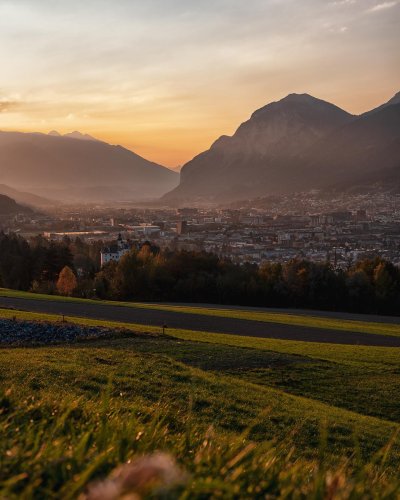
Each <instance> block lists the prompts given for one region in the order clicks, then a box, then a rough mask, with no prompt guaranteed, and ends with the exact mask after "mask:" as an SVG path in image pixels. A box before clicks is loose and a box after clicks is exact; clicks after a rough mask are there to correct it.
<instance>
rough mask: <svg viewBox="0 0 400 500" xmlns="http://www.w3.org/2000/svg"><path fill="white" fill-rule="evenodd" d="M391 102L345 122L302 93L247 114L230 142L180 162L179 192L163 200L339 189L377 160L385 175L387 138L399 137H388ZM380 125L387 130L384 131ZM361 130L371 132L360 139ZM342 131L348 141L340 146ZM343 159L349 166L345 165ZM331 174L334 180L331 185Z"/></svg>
mask: <svg viewBox="0 0 400 500" xmlns="http://www.w3.org/2000/svg"><path fill="white" fill-rule="evenodd" d="M397 96H399V97H400V93H399V94H396V96H395V97H394V98H392V99H390V100H389V101H388V102H387V103H385V104H384V105H382V106H380V107H378V108H376V109H375V110H371V111H369V112H367V113H364V114H361V115H352V114H350V113H348V112H347V111H345V110H342V109H341V108H339V107H338V106H336V105H334V104H331V103H329V102H327V101H323V100H321V99H317V98H315V97H313V96H310V95H309V94H289V95H288V96H286V97H284V98H283V99H281V100H280V101H276V102H272V103H269V104H267V105H265V106H263V107H261V108H259V109H258V110H256V111H255V112H253V113H252V114H251V116H250V119H249V120H247V121H245V122H243V123H242V124H241V125H240V126H239V127H238V128H237V130H236V131H235V133H234V134H233V135H232V136H221V137H220V138H218V139H217V140H216V141H215V142H214V143H213V144H212V145H211V147H210V149H208V150H207V151H204V152H202V153H200V154H199V155H197V156H195V157H194V158H193V159H192V160H191V161H189V162H188V163H186V164H185V165H184V166H183V167H182V170H181V181H180V185H179V186H178V187H177V188H175V189H174V190H173V191H171V192H169V193H167V194H166V195H165V196H164V197H163V200H165V201H166V202H171V201H172V202H180V201H181V200H182V201H185V200H186V201H187V200H188V199H190V198H194V199H196V200H197V201H199V200H201V199H204V200H205V201H207V200H208V201H211V200H213V199H227V200H233V199H239V198H240V197H243V196H248V197H251V196H254V197H255V196H260V195H264V194H271V193H288V192H293V191H296V190H297V191H298V190H309V189H313V188H325V187H329V186H331V185H342V186H343V185H345V184H346V179H348V180H349V181H350V180H351V181H352V182H359V181H358V180H357V175H358V176H360V175H362V172H361V171H360V169H358V170H357V168H356V163H357V162H358V161H360V164H362V165H363V166H364V167H365V169H366V171H368V172H370V171H372V170H373V165H372V160H373V161H374V162H375V166H376V164H377V157H378V156H379V155H381V156H382V158H385V156H389V155H390V156H391V159H390V161H389V159H388V161H387V162H386V163H387V168H395V165H396V158H397V157H398V156H397V155H398V153H397V149H396V148H395V147H393V148H391V149H390V153H389V152H388V154H387V155H385V147H388V143H389V142H390V141H389V139H390V138H391V137H392V136H393V137H392V138H393V140H395V139H396V138H397V137H398V136H399V135H400V134H399V133H398V132H396V130H400V122H399V119H398V117H397V113H396V112H395V111H394V109H395V108H396V107H397V106H398V104H397V98H398V97H397ZM382 114H383V115H384V117H383V118H381V116H382ZM389 115H390V116H389ZM391 115H395V116H393V117H392V116H391ZM379 120H381V121H382V123H380V125H379V126H380V128H381V129H382V134H379V132H378V131H379V127H378V126H372V124H373V123H374V122H376V121H379ZM387 120H389V121H390V123H391V125H390V126H387V125H386V121H387ZM359 123H361V124H362V126H361V129H362V130H361V131H360V130H359V128H360V126H359ZM368 124H371V125H370V126H369V125H368ZM369 127H370V128H371V127H372V129H373V130H372V132H368V130H369ZM374 127H375V128H374ZM390 127H391V128H390ZM343 130H345V131H346V132H347V133H348V134H349V137H350V138H349V139H348V140H345V137H344V135H343V134H346V132H341V131H343ZM393 131H395V132H393ZM371 134H372V135H371ZM373 137H379V141H380V144H381V145H379V144H375V146H374V145H372V146H373V148H374V149H373V153H374V154H373V155H371V154H370V153H371V148H370V146H371V144H370V142H371V140H372V138H373ZM352 140H353V141H354V143H355V146H354V148H353V147H352V145H351V141H352ZM335 141H337V142H338V145H339V146H338V148H337V150H335V148H332V144H331V143H332V142H333V143H334V142H335ZM379 141H378V142H379ZM357 144H358V146H357V147H356V145H357ZM372 146H371V147H372ZM363 148H364V149H365V148H367V150H368V153H369V154H370V156H371V158H370V160H371V161H368V158H366V159H365V158H362V150H363ZM368 148H369V149H368ZM353 149H354V152H353ZM328 151H331V152H332V158H328V156H327V152H328ZM346 154H347V157H348V158H349V161H345V159H346ZM374 155H375V156H374ZM339 159H340V160H339ZM361 160H362V161H361ZM339 161H341V162H342V163H343V165H346V169H348V172H345V171H344V169H343V168H338V167H340V165H339ZM351 162H353V163H354V165H352V164H351ZM384 163H385V162H384ZM325 165H326V166H325ZM385 168H386V167H385ZM352 170H353V171H352ZM339 171H340V172H341V175H342V179H339V178H338V174H339ZM335 173H336V174H337V175H336V177H337V178H335ZM353 174H354V175H353ZM324 177H325V178H324ZM375 177H376V176H375Z"/></svg>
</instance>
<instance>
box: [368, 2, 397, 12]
mask: <svg viewBox="0 0 400 500" xmlns="http://www.w3.org/2000/svg"><path fill="white" fill-rule="evenodd" d="M398 3H399V2H397V1H394V2H383V3H378V4H377V5H374V6H373V7H371V8H370V9H368V12H379V11H381V10H386V9H391V8H392V7H395V6H396V5H398Z"/></svg>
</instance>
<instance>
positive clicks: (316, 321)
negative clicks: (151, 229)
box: [0, 288, 400, 337]
mask: <svg viewBox="0 0 400 500" xmlns="http://www.w3.org/2000/svg"><path fill="white" fill-rule="evenodd" d="M0 296H3V297H16V298H25V299H36V300H56V301H68V302H80V303H84V302H86V303H94V304H98V303H99V301H98V300H90V299H79V298H76V297H61V296H57V295H43V294H33V293H30V292H21V291H17V290H9V289H4V288H3V289H1V288H0ZM101 304H102V305H107V304H108V305H114V306H115V305H118V306H121V307H132V308H142V309H143V308H145V309H154V310H158V311H173V312H178V313H182V314H200V315H203V316H212V317H225V318H234V319H245V320H250V321H261V322H265V323H279V324H284V325H293V326H304V327H308V328H323V329H328V330H339V331H353V332H362V333H369V334H374V335H391V336H396V337H399V336H400V323H398V324H391V323H378V322H374V321H356V320H347V319H336V318H330V317H320V316H313V315H312V314H310V315H302V314H294V313H285V312H264V311H261V312H260V311H247V310H244V309H242V310H241V309H240V308H238V309H224V308H223V307H221V308H219V307H208V308H207V307H195V306H184V305H182V306H181V305H165V304H152V303H150V304H148V303H140V302H118V301H101Z"/></svg>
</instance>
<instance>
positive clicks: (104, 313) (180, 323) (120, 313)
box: [0, 297, 400, 347]
mask: <svg viewBox="0 0 400 500" xmlns="http://www.w3.org/2000/svg"><path fill="white" fill-rule="evenodd" d="M0 307H14V308H16V309H21V310H25V311H33V312H43V313H52V314H60V315H61V314H64V315H65V316H79V317H84V318H94V319H104V320H109V321H121V322H125V323H139V324H143V325H153V326H161V325H162V324H163V323H165V324H167V325H168V327H170V328H183V329H186V330H197V331H207V332H214V333H230V334H233V335H242V336H250V337H262V338H273V339H285V340H303V341H308V342H324V343H334V344H353V345H354V344H359V345H369V346H386V347H400V337H390V336H383V335H370V334H367V333H359V332H347V331H335V330H324V329H321V328H309V327H302V326H291V325H282V324H279V323H264V322H261V321H250V320H243V319H232V318H220V317H211V316H202V315H200V314H184V313H177V312H171V311H157V310H154V309H141V308H134V307H124V306H117V305H115V306H114V305H106V304H102V303H101V302H99V303H98V304H93V303H79V302H61V301H51V300H49V301H43V300H36V299H20V298H11V297H0Z"/></svg>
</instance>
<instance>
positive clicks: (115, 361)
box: [0, 299, 400, 499]
mask: <svg viewBox="0 0 400 500" xmlns="http://www.w3.org/2000/svg"><path fill="white" fill-rule="evenodd" d="M43 300H44V299H43ZM196 309H197V308H196ZM207 311H209V310H206V311H205V313H207V314H208V312H207ZM233 312H235V311H233ZM229 313H231V311H229ZM12 317H16V319H17V320H23V319H25V320H31V321H59V320H60V318H59V316H54V315H50V314H38V313H29V312H24V311H14V310H6V309H3V310H0V318H12ZM67 320H68V321H69V322H76V323H80V324H84V325H98V326H106V327H108V328H110V329H113V334H112V335H110V337H109V338H102V339H94V340H90V341H85V342H78V343H75V344H70V345H56V346H51V347H49V346H43V347H34V348H32V347H29V346H19V347H3V348H2V349H0V366H1V371H0V436H1V439H0V498H7V499H8V498H38V499H39V498H40V499H41V498H57V499H58V498H77V497H78V496H79V495H81V494H83V493H84V492H85V489H86V487H87V485H88V484H90V483H91V482H93V481H95V480H98V479H102V478H104V477H106V476H107V475H108V474H109V473H110V472H111V471H112V470H113V469H114V468H115V467H116V466H118V465H119V464H122V463H125V462H127V461H129V460H132V459H134V458H135V457H138V456H141V455H143V454H149V453H153V452H155V451H158V450H161V451H165V452H168V453H170V454H171V455H172V456H173V457H175V459H176V460H177V462H178V464H179V465H180V467H181V468H182V469H184V470H185V471H186V473H187V475H186V479H185V481H184V482H183V483H182V484H179V485H176V486H174V488H173V489H171V490H168V491H163V492H161V493H160V492H158V493H155V492H152V493H151V492H150V493H149V495H148V496H149V498H155V497H156V498H159V497H162V498H185V499H189V498H190V499H191V498H199V499H200V498H201V499H202V498H265V497H267V498H321V499H322V498H398V496H399V494H400V480H398V465H399V458H400V437H399V436H398V431H399V423H400V391H399V387H400V358H399V355H398V353H399V350H398V349H396V348H382V347H364V346H344V345H333V344H317V343H308V342H293V341H284V340H271V339H259V338H251V337H239V336H233V335H223V334H214V333H212V332H196V331H188V330H178V329H168V330H167V334H165V335H163V334H162V332H161V331H160V328H157V327H146V326H143V325H132V324H122V323H112V322H106V321H101V320H92V319H91V320H89V319H83V318H67ZM310 321H311V319H310ZM384 326H386V325H384ZM388 326H392V325H388ZM121 329H123V330H121Z"/></svg>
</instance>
